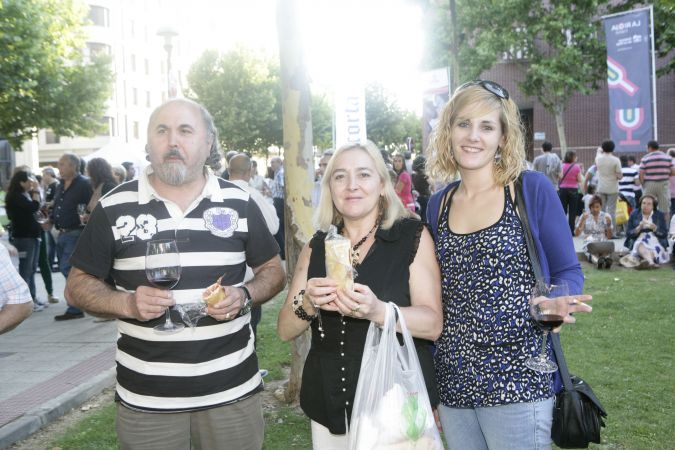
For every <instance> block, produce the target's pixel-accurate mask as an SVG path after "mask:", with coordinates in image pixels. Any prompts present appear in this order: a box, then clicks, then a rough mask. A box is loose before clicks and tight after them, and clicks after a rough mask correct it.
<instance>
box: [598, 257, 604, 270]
mask: <svg viewBox="0 0 675 450" xmlns="http://www.w3.org/2000/svg"><path fill="white" fill-rule="evenodd" d="M603 267H605V258H603V257H602V256H600V257H598V269H602V268H603Z"/></svg>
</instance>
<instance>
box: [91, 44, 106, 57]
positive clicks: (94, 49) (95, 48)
mask: <svg viewBox="0 0 675 450" xmlns="http://www.w3.org/2000/svg"><path fill="white" fill-rule="evenodd" d="M87 52H88V53H89V55H88V56H89V57H90V58H91V57H93V56H98V55H110V46H109V45H107V44H101V43H99V42H87Z"/></svg>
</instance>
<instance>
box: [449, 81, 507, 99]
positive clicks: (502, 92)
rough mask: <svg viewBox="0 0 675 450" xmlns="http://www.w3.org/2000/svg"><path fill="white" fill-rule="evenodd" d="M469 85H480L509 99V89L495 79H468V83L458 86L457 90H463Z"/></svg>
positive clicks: (498, 95)
mask: <svg viewBox="0 0 675 450" xmlns="http://www.w3.org/2000/svg"><path fill="white" fill-rule="evenodd" d="M469 86H480V87H482V88H483V89H485V90H486V91H489V92H492V93H493V94H495V95H496V96H497V97H499V98H501V99H504V100H508V99H509V91H507V90H506V89H504V88H503V87H501V86H500V85H498V84H497V83H495V82H494V81H487V80H473V81H467V82H466V83H464V84H463V85H461V86H460V87H458V88H457V92H459V91H461V90H462V89H465V88H468V87H469Z"/></svg>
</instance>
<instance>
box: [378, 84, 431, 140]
mask: <svg viewBox="0 0 675 450" xmlns="http://www.w3.org/2000/svg"><path fill="white" fill-rule="evenodd" d="M366 129H367V130H368V139H370V140H371V141H373V142H374V143H375V144H376V145H377V146H378V147H380V148H384V147H385V146H386V147H387V148H388V149H390V150H391V149H396V150H404V149H405V141H406V138H407V137H408V136H411V137H412V138H413V139H414V141H415V142H417V143H421V142H422V126H421V119H420V118H418V117H417V116H416V115H415V114H414V113H412V112H410V111H404V110H402V109H401V108H400V107H399V106H398V104H397V103H396V99H395V97H394V96H393V95H392V94H391V93H390V92H388V91H387V90H385V88H384V87H383V86H382V85H381V84H379V83H370V84H368V85H367V86H366Z"/></svg>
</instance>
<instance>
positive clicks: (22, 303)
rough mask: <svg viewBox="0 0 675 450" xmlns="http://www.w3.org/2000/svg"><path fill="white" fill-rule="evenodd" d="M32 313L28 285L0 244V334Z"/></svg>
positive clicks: (5, 249)
mask: <svg viewBox="0 0 675 450" xmlns="http://www.w3.org/2000/svg"><path fill="white" fill-rule="evenodd" d="M32 312H33V299H32V298H31V296H30V292H29V291H28V285H27V284H26V282H25V281H23V278H21V275H19V272H17V271H16V269H15V268H14V265H13V264H12V261H11V260H10V258H9V252H8V251H7V248H6V247H5V246H4V245H2V244H0V334H3V333H6V332H8V331H10V330H12V329H14V328H16V327H17V326H18V325H19V324H20V323H21V322H23V321H24V320H25V319H26V318H27V317H28V316H30V315H31V313H32Z"/></svg>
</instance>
